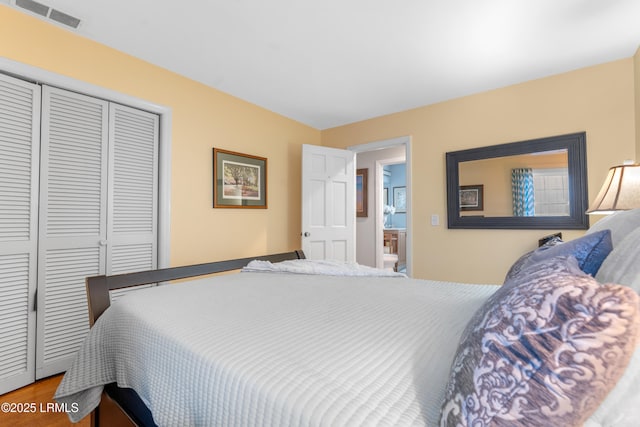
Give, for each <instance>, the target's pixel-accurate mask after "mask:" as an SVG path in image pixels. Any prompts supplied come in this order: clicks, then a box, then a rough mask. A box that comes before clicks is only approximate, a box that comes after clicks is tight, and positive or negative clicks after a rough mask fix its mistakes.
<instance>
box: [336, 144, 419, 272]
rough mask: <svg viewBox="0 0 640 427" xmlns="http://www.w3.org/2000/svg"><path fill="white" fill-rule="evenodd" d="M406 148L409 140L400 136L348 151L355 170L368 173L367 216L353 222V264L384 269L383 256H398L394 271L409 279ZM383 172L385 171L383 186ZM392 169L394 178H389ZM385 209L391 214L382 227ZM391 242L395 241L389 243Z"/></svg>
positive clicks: (409, 243) (410, 243) (409, 201)
mask: <svg viewBox="0 0 640 427" xmlns="http://www.w3.org/2000/svg"><path fill="white" fill-rule="evenodd" d="M410 144H411V138H410V137H409V136H403V137H398V138H393V139H387V140H381V141H375V142H371V143H366V144H360V145H355V146H351V147H348V149H349V150H351V151H353V152H355V153H356V164H357V166H356V167H357V168H358V169H362V168H366V169H370V170H371V172H370V174H369V176H370V180H369V186H368V187H369V188H368V200H369V201H370V202H369V214H368V216H367V217H358V218H356V260H357V262H358V263H359V264H363V265H369V266H372V267H378V268H384V267H385V254H388V253H389V252H395V253H396V254H397V255H398V265H397V266H396V268H398V269H399V270H401V271H403V272H406V273H407V275H409V276H411V274H412V268H411V264H412V262H411V260H412V257H411V254H412V250H411V248H412V233H411V223H412V222H411V159H410V152H411V150H410ZM391 165H404V167H392V166H391ZM385 168H386V169H387V170H389V172H387V179H386V184H385V172H384V171H385ZM394 169H396V170H395V172H396V176H395V177H392V175H393V174H394ZM403 173H404V176H402V174H403ZM399 175H400V176H399ZM371 178H373V179H371ZM402 183H404V185H402ZM403 187H404V188H403ZM385 189H386V191H385ZM385 196H386V199H385ZM385 206H388V207H389V208H390V207H391V206H393V209H394V213H393V214H390V213H387V214H386V215H387V217H386V224H385V213H384V211H385ZM389 208H387V212H389ZM385 235H386V237H387V239H385ZM405 236H406V237H405ZM391 239H395V240H394V241H393V243H392V241H391ZM398 239H401V241H400V242H399V240H398ZM385 243H386V245H385ZM398 243H400V248H399V247H398ZM400 252H402V253H400ZM387 257H388V256H387Z"/></svg>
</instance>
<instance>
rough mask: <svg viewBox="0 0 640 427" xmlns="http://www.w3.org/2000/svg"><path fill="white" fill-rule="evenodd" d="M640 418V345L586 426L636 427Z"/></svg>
mask: <svg viewBox="0 0 640 427" xmlns="http://www.w3.org/2000/svg"><path fill="white" fill-rule="evenodd" d="M638 420H640V347H636V351H635V352H634V353H633V356H631V360H630V361H629V364H628V365H627V369H626V370H625V371H624V374H623V375H622V377H621V378H620V379H619V380H618V383H617V384H616V386H615V387H614V388H613V390H611V391H610V392H609V394H608V395H607V397H606V398H605V399H604V400H603V401H602V403H600V406H598V409H596V411H595V412H594V413H593V414H591V416H590V417H589V418H588V419H587V421H585V423H584V427H601V426H604V427H614V426H615V427H636V426H637V425H638Z"/></svg>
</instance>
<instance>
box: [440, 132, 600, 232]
mask: <svg viewBox="0 0 640 427" xmlns="http://www.w3.org/2000/svg"><path fill="white" fill-rule="evenodd" d="M586 154H587V153H586V133H585V132H580V133H573V134H568V135H560V136H552V137H547V138H539V139H532V140H527V141H520V142H512V143H507V144H499V145H492V146H489V147H480V148H472V149H468V150H462V151H454V152H448V153H446V167H447V220H448V228H501V229H587V228H588V227H589V221H588V218H587V214H586V210H587V208H588V202H589V201H588V191H587V158H586Z"/></svg>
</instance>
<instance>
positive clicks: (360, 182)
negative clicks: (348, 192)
mask: <svg viewBox="0 0 640 427" xmlns="http://www.w3.org/2000/svg"><path fill="white" fill-rule="evenodd" d="M368 177H369V169H358V170H357V171H356V216H359V217H366V216H367V182H368Z"/></svg>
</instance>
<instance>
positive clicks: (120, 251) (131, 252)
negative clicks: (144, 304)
mask: <svg viewBox="0 0 640 427" xmlns="http://www.w3.org/2000/svg"><path fill="white" fill-rule="evenodd" d="M158 129H159V119H158V116H157V115H156V114H151V113H148V112H145V111H140V110H137V109H133V108H129V107H125V106H123V105H119V104H111V106H110V114H109V136H110V145H109V149H110V151H111V155H110V158H111V159H112V161H111V162H110V165H109V183H110V185H109V187H110V188H111V192H110V194H109V215H108V223H109V227H108V238H107V241H108V242H109V243H108V245H107V251H108V254H107V274H119V273H128V272H133V271H141V270H149V269H154V268H157V258H158V257H157V242H158V230H157V215H158V209H157V206H158V141H159V135H158ZM126 292H130V291H127V290H122V291H118V292H112V294H111V297H112V300H115V299H116V298H118V297H119V296H121V295H122V294H124V293H126Z"/></svg>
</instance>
